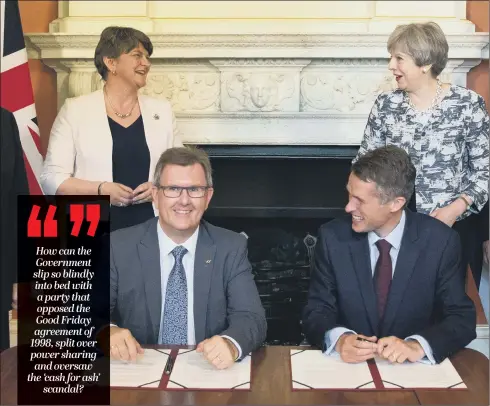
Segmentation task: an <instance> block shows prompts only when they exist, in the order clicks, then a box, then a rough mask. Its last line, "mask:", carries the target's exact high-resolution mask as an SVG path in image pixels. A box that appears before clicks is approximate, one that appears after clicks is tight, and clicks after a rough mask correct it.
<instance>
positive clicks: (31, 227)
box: [27, 205, 58, 237]
mask: <svg viewBox="0 0 490 406" xmlns="http://www.w3.org/2000/svg"><path fill="white" fill-rule="evenodd" d="M40 210H41V207H40V206H37V205H34V206H32V210H31V214H30V215H29V220H28V221H27V236H28V237H41V236H44V237H57V236H58V221H57V220H55V219H54V215H55V213H56V206H53V205H49V207H48V212H47V214H46V217H45V219H44V235H43V233H42V232H41V220H39V219H38V218H37V217H38V216H39V211H40Z"/></svg>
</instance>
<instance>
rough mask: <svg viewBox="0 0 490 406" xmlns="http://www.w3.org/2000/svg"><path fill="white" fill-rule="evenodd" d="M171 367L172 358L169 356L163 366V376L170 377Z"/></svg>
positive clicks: (172, 363)
mask: <svg viewBox="0 0 490 406" xmlns="http://www.w3.org/2000/svg"><path fill="white" fill-rule="evenodd" d="M173 365H174V361H173V360H172V357H170V355H169V356H168V359H167V363H166V364H165V375H170V372H172V367H173Z"/></svg>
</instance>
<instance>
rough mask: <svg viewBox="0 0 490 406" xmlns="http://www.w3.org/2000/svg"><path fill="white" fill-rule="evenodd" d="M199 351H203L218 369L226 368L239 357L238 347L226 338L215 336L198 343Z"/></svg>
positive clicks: (205, 356)
mask: <svg viewBox="0 0 490 406" xmlns="http://www.w3.org/2000/svg"><path fill="white" fill-rule="evenodd" d="M196 351H197V352H202V353H203V355H204V358H206V359H207V360H208V362H209V363H211V364H213V365H214V366H215V367H216V368H218V369H226V368H229V367H230V366H232V365H233V363H234V362H235V359H236V358H237V357H238V349H237V348H236V347H235V345H234V344H233V343H232V342H231V341H230V340H227V339H226V338H223V337H221V336H213V337H211V338H208V339H206V340H204V341H201V342H200V343H199V344H198V345H197V349H196Z"/></svg>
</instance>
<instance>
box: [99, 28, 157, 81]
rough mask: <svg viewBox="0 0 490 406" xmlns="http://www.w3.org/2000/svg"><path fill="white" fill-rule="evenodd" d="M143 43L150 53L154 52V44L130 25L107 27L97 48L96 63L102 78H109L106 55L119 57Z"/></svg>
mask: <svg viewBox="0 0 490 406" xmlns="http://www.w3.org/2000/svg"><path fill="white" fill-rule="evenodd" d="M139 44H141V45H143V48H145V49H146V51H147V52H148V55H149V56H150V55H151V54H152V53H153V44H152V43H151V40H150V38H148V36H147V35H146V34H144V33H142V32H141V31H139V30H136V29H134V28H129V27H107V28H105V29H104V31H102V34H100V40H99V43H98V44H97V47H96V48H95V55H94V63H95V67H96V68H97V72H99V74H100V76H102V79H104V80H107V73H108V70H107V66H106V65H105V63H104V57H107V58H119V57H120V56H121V55H122V54H127V53H128V52H130V51H131V50H132V49H134V48H137V47H138V45H139Z"/></svg>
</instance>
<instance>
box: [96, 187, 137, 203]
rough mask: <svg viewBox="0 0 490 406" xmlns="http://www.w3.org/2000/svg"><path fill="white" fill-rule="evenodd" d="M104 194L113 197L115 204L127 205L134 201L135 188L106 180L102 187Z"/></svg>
mask: <svg viewBox="0 0 490 406" xmlns="http://www.w3.org/2000/svg"><path fill="white" fill-rule="evenodd" d="M100 191H101V194H102V195H109V196H110V197H111V204H112V205H114V206H121V207H122V206H127V205H129V204H131V203H132V202H133V189H131V188H130V187H128V186H125V185H122V184H120V183H115V182H105V183H103V184H102V186H101V188H100Z"/></svg>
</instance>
